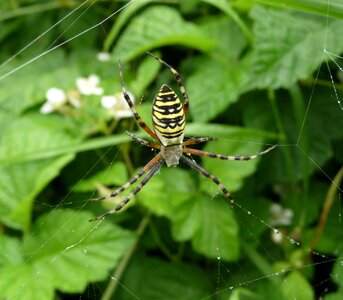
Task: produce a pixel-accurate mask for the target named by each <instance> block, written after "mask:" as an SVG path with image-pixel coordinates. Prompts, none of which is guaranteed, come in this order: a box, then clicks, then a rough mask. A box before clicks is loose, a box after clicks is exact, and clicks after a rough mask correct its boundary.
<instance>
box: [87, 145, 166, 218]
mask: <svg viewBox="0 0 343 300" xmlns="http://www.w3.org/2000/svg"><path fill="white" fill-rule="evenodd" d="M147 143H148V142H147ZM163 163H164V160H163V157H162V155H161V153H159V154H157V155H156V156H154V158H153V159H152V160H150V161H149V162H148V163H147V164H146V165H145V166H144V167H143V168H142V169H140V170H139V171H138V173H137V174H136V175H135V176H133V177H132V178H131V179H130V181H128V182H127V183H125V184H124V185H122V186H121V187H119V188H117V189H116V190H115V191H113V192H112V193H111V194H108V195H106V196H102V197H99V198H94V199H91V201H102V200H105V199H109V198H113V197H116V196H118V195H119V194H120V193H122V192H123V191H125V190H127V189H128V188H129V187H131V186H132V185H133V184H134V183H135V182H137V180H138V179H139V178H141V177H142V176H143V175H144V174H146V173H147V172H148V174H147V175H146V176H145V177H144V179H143V180H142V181H141V183H140V184H139V185H138V186H137V187H136V188H135V189H134V190H133V191H132V193H130V195H129V196H127V197H126V198H125V199H124V200H123V201H122V202H121V203H120V204H119V205H117V206H116V207H115V208H114V209H111V210H109V211H107V212H106V213H104V214H102V215H100V216H98V217H96V218H94V219H91V220H90V221H95V220H101V219H104V218H106V217H107V216H108V215H111V214H114V213H115V212H117V211H119V210H121V209H122V208H123V207H124V206H125V205H126V204H127V203H128V202H129V201H130V200H131V199H132V198H133V197H134V196H135V195H136V194H138V193H139V191H140V190H141V189H142V188H143V186H144V185H146V184H147V183H148V181H149V180H150V179H151V177H153V176H154V175H155V174H156V173H157V172H158V171H159V170H160V168H161V166H162V164H163Z"/></svg>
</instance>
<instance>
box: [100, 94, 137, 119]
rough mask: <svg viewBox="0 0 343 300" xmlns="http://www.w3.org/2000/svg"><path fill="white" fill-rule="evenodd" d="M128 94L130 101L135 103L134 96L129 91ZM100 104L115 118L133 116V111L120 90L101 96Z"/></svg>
mask: <svg viewBox="0 0 343 300" xmlns="http://www.w3.org/2000/svg"><path fill="white" fill-rule="evenodd" d="M128 94H129V96H130V98H131V101H132V103H135V98H134V97H133V95H132V94H131V93H129V92H128ZM101 105H102V106H103V107H104V108H105V109H106V110H107V112H108V113H109V114H110V115H111V116H113V117H115V118H117V119H123V118H131V117H133V113H132V111H131V109H130V107H129V105H128V104H127V102H126V100H125V98H124V96H123V94H122V93H121V92H120V93H116V94H114V95H109V96H103V97H102V98H101Z"/></svg>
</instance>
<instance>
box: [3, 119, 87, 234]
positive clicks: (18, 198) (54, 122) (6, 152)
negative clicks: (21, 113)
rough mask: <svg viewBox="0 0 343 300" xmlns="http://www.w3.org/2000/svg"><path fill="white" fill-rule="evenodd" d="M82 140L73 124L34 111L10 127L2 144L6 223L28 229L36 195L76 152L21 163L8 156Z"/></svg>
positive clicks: (4, 216)
mask: <svg viewBox="0 0 343 300" xmlns="http://www.w3.org/2000/svg"><path fill="white" fill-rule="evenodd" d="M79 140H80V138H79V137H77V136H75V135H74V134H73V132H72V127H71V126H69V125H67V124H65V123H64V122H63V119H62V118H59V117H57V116H49V117H46V116H41V115H34V114H32V115H28V116H26V117H22V118H21V119H18V120H17V121H15V122H13V123H12V124H11V125H10V126H9V127H8V128H7V130H6V132H5V133H4V135H3V136H2V138H1V146H0V159H1V161H2V163H1V165H0V187H1V188H0V218H1V220H2V221H3V222H5V223H6V224H7V225H8V226H11V227H14V228H18V229H23V230H27V229H28V226H29V223H30V218H31V217H30V216H31V208H32V203H33V201H34V198H35V196H36V195H37V194H38V193H39V192H40V191H41V190H42V189H43V188H44V187H45V186H46V185H47V184H48V183H49V182H50V180H52V179H53V178H54V177H56V176H57V175H58V173H59V171H60V170H61V168H63V167H64V166H65V165H66V164H67V163H68V162H70V161H71V160H72V159H73V157H74V154H73V153H72V152H70V153H66V154H64V155H63V156H57V157H55V158H51V159H42V160H36V161H31V162H21V163H20V162H19V163H11V160H10V159H9V160H8V156H14V157H23V156H25V155H28V154H30V153H35V152H37V151H44V150H46V149H54V148H58V147H61V146H63V145H64V144H68V143H71V142H74V143H75V142H77V141H79Z"/></svg>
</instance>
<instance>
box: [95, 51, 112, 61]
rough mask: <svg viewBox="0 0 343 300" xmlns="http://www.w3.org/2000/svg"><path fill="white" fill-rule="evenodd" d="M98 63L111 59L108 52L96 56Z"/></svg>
mask: <svg viewBox="0 0 343 300" xmlns="http://www.w3.org/2000/svg"><path fill="white" fill-rule="evenodd" d="M97 59H98V61H101V62H106V61H109V60H110V59H111V54H110V53H108V52H99V53H98V55H97Z"/></svg>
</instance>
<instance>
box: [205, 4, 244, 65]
mask: <svg viewBox="0 0 343 300" xmlns="http://www.w3.org/2000/svg"><path fill="white" fill-rule="evenodd" d="M215 1H216V0H215ZM212 2H213V1H212ZM213 4H215V3H213ZM227 5H229V4H228V3H227ZM201 21H202V22H201V24H199V26H201V29H202V31H203V33H205V34H206V35H207V36H208V37H211V38H212V39H215V40H216V42H217V43H216V47H215V48H214V49H212V50H211V57H216V58H218V59H219V60H221V61H223V62H227V61H228V59H230V60H232V61H234V60H237V59H238V58H239V56H240V55H241V53H242V51H243V49H244V48H245V47H246V46H247V40H246V38H245V37H244V36H243V35H242V32H241V31H240V29H239V28H238V26H237V25H236V23H235V22H233V21H232V20H231V19H230V18H229V17H227V16H215V17H213V16H212V17H209V18H205V19H204V20H201ZM232 45H235V47H232Z"/></svg>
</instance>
